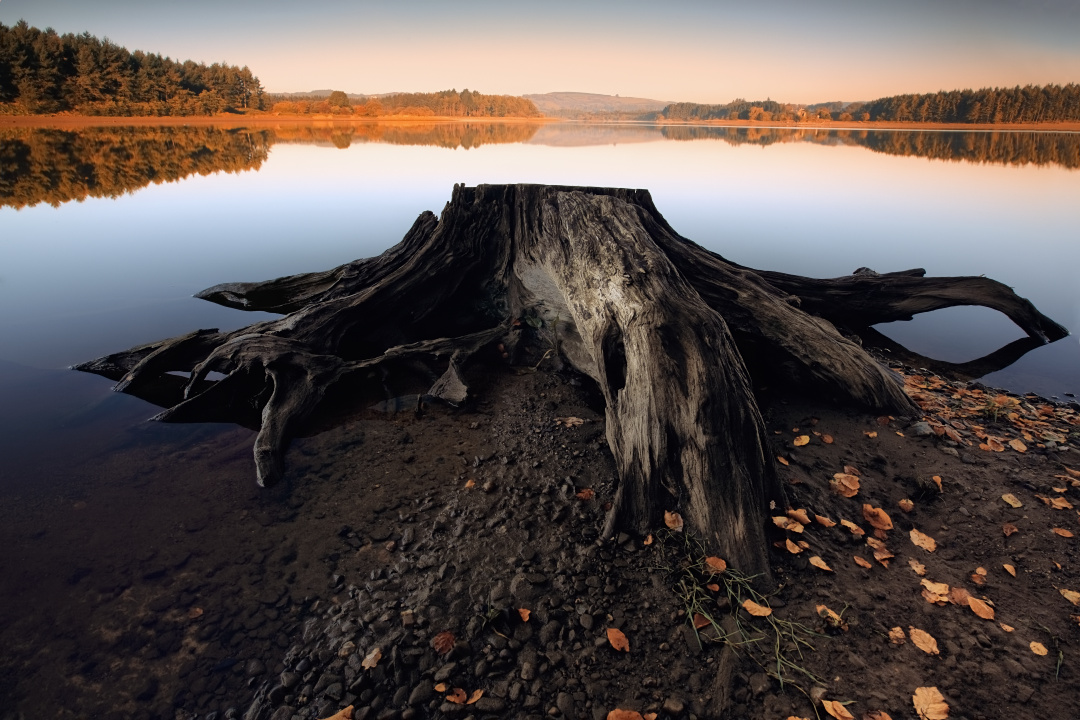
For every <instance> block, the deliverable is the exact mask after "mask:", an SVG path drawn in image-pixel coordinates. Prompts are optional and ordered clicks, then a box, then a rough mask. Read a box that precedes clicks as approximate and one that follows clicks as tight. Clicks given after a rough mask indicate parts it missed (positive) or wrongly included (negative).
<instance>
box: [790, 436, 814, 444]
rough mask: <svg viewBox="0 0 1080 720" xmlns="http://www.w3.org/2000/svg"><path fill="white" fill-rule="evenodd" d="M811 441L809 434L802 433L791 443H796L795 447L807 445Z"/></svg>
mask: <svg viewBox="0 0 1080 720" xmlns="http://www.w3.org/2000/svg"><path fill="white" fill-rule="evenodd" d="M809 442H810V436H809V435H800V436H799V437H797V438H795V439H794V440H792V441H791V444H792V445H794V446H795V447H802V446H803V445H806V444H808V443H809Z"/></svg>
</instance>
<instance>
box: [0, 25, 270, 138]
mask: <svg viewBox="0 0 1080 720" xmlns="http://www.w3.org/2000/svg"><path fill="white" fill-rule="evenodd" d="M262 95H263V89H262V86H261V85H260V84H259V78H257V77H255V75H253V74H252V72H251V70H249V69H248V68H247V67H242V68H241V67H236V66H233V65H227V64H224V63H214V64H213V65H205V64H203V63H196V62H194V61H191V60H186V61H184V62H178V61H176V60H172V59H170V58H167V57H162V56H161V55H155V54H153V53H145V52H142V51H141V50H136V51H135V52H129V51H128V50H126V49H125V48H122V47H120V46H118V45H116V44H114V43H112V42H110V41H109V40H108V39H107V38H106V39H104V40H99V39H98V38H96V37H94V36H92V35H90V34H89V33H82V34H81V35H75V34H72V33H67V34H64V35H59V34H57V32H56V31H55V30H53V29H52V28H47V29H45V30H38V29H37V28H34V27H31V26H29V25H27V24H26V22H25V21H19V22H18V23H16V24H15V25H14V26H12V27H7V26H5V25H4V24H3V23H0V114H7V115H26V114H43V113H55V112H73V113H78V114H80V115H112V116H136V115H138V116H155V115H156V116H160V115H182V116H185V115H213V114H217V113H222V112H245V111H248V110H258V109H261V108H262Z"/></svg>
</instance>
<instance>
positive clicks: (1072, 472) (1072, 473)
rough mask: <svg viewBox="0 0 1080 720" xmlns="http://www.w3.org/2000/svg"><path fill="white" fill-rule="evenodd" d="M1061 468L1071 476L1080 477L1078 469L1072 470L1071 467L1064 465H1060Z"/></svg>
mask: <svg viewBox="0 0 1080 720" xmlns="http://www.w3.org/2000/svg"><path fill="white" fill-rule="evenodd" d="M1061 468H1062V469H1063V470H1064V471H1065V472H1067V473H1068V474H1069V475H1071V476H1072V477H1074V478H1080V470H1073V469H1072V468H1067V467H1065V466H1064V465H1062V466H1061Z"/></svg>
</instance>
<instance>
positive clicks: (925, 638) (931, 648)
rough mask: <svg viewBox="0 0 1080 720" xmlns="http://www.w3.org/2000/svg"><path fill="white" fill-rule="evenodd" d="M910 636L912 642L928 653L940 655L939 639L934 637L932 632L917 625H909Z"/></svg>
mask: <svg viewBox="0 0 1080 720" xmlns="http://www.w3.org/2000/svg"><path fill="white" fill-rule="evenodd" d="M908 636H909V637H910V638H911V644H912V645H914V646H915V647H917V648H919V649H920V650H922V651H923V652H924V653H926V654H927V655H940V654H941V653H940V651H939V650H938V646H937V640H935V639H934V638H933V636H932V635H930V633H928V632H926V631H925V630H920V629H919V628H917V627H912V626H910V625H908Z"/></svg>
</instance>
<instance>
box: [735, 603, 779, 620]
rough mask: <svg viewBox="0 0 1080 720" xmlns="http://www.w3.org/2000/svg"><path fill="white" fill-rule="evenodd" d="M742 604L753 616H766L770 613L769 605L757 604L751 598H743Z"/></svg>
mask: <svg viewBox="0 0 1080 720" xmlns="http://www.w3.org/2000/svg"><path fill="white" fill-rule="evenodd" d="M742 606H743V608H744V609H745V610H746V612H748V613H750V614H751V615H753V616H754V617H766V616H768V615H772V608H771V607H765V606H764V605H758V604H757V603H756V602H754V601H753V600H744V601H743V604H742Z"/></svg>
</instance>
